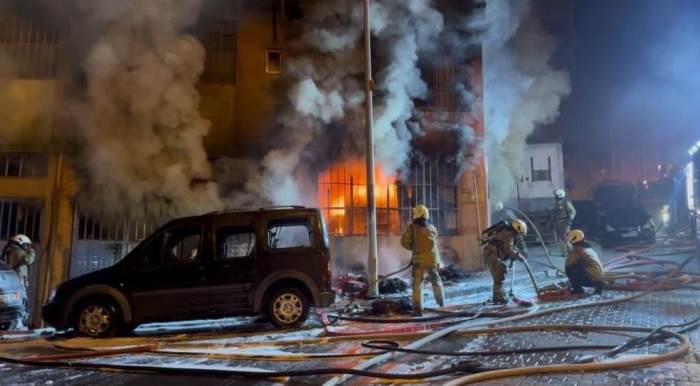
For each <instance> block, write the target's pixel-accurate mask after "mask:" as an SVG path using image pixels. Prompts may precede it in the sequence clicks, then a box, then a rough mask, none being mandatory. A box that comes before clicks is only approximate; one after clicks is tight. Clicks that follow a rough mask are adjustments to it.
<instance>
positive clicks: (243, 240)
mask: <svg viewBox="0 0 700 386" xmlns="http://www.w3.org/2000/svg"><path fill="white" fill-rule="evenodd" d="M216 250H217V255H216V258H217V259H235V258H240V257H248V256H250V255H252V254H253V251H254V250H255V230H254V229H253V228H249V227H223V228H219V229H217V230H216Z"/></svg>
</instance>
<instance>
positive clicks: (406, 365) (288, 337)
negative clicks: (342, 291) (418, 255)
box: [0, 240, 700, 386]
mask: <svg viewBox="0 0 700 386" xmlns="http://www.w3.org/2000/svg"><path fill="white" fill-rule="evenodd" d="M533 250H534V253H533V256H532V257H531V265H532V267H533V270H534V271H535V274H536V277H537V280H538V281H539V282H540V283H547V282H553V281H556V280H558V278H556V277H555V276H554V275H553V272H552V270H551V269H545V265H544V264H545V262H544V259H543V258H542V253H541V250H540V251H539V253H537V249H534V248H533ZM689 251H691V252H693V253H696V251H694V250H692V249H690V248H689V247H688V246H687V245H685V246H684V247H683V248H681V249H678V248H677V245H675V244H671V243H670V242H666V243H664V241H663V240H662V241H661V242H660V243H659V245H657V246H656V247H654V248H653V249H651V250H648V251H645V252H644V253H645V254H646V255H657V256H658V258H663V259H665V260H673V261H676V262H680V261H682V260H683V259H684V258H685V257H687V256H688V253H689ZM621 253H624V252H623V251H604V253H603V260H604V261H606V260H610V259H612V258H614V257H615V256H618V255H620V254H621ZM661 256H663V257H661ZM553 260H554V263H555V265H557V266H559V267H562V266H563V258H562V257H554V258H553ZM687 268H688V270H689V271H690V272H700V261H698V260H697V259H696V260H695V261H692V262H691V263H690V264H689V266H688V267H687ZM425 290H426V299H427V305H428V306H429V307H430V306H431V305H432V306H434V302H432V298H431V296H430V294H429V292H431V291H429V287H428V286H426V287H425ZM514 292H515V293H516V294H517V295H518V296H519V297H521V298H534V297H535V293H534V291H533V289H532V285H531V283H530V281H529V279H528V277H527V275H526V274H525V271H524V269H522V267H517V268H516V275H515V279H514ZM447 294H448V303H449V305H453V306H454V305H466V304H469V305H470V307H474V305H477V304H479V303H481V302H485V301H487V300H488V298H489V297H490V278H489V276H488V275H487V274H486V273H477V274H474V275H470V277H469V278H468V279H466V280H465V281H463V282H461V283H457V284H453V285H448V286H447ZM407 295H408V294H404V295H403V296H407ZM628 295H630V292H622V291H605V292H604V293H603V295H601V296H590V297H588V298H585V299H579V300H576V301H571V300H567V301H559V302H547V303H539V304H537V305H536V306H535V307H537V308H538V309H547V308H550V307H558V306H563V305H568V304H575V303H580V302H588V301H599V300H609V299H616V298H621V297H624V296H628ZM699 313H700V300H699V299H698V296H697V291H695V290H693V289H680V290H673V291H664V292H654V293H652V294H649V295H648V296H645V297H643V298H641V299H637V300H633V301H628V302H623V303H618V304H614V305H604V306H593V307H588V308H584V309H573V310H568V311H564V312H557V313H553V314H549V315H546V316H542V317H537V318H532V319H527V320H523V321H520V322H517V323H512V324H510V325H533V324H577V325H589V324H598V325H614V326H637V327H652V328H653V327H658V326H660V325H664V324H669V323H680V322H685V321H689V320H692V319H694V318H695V317H697V315H698V314H699ZM428 315H430V314H428ZM481 321H483V319H475V320H474V323H478V322H481ZM336 327H337V328H339V329H342V328H347V329H351V330H352V329H355V330H362V329H365V330H366V331H367V332H368V333H376V332H378V331H388V330H391V328H393V327H394V325H367V324H360V323H356V322H342V323H341V324H339V325H338V326H336ZM325 335H326V331H325V330H324V328H323V326H322V324H321V319H320V318H319V317H315V318H312V320H310V321H309V322H308V323H307V324H306V325H305V326H304V328H303V329H301V330H297V331H292V332H278V331H274V330H273V329H272V328H271V327H270V325H269V324H267V323H266V322H264V321H260V320H257V319H255V318H231V319H223V320H217V321H194V322H188V323H179V324H160V325H150V326H144V327H142V328H140V329H139V330H137V331H136V336H134V337H127V338H115V339H106V340H90V339H83V338H72V337H70V336H51V337H44V338H42V337H34V338H32V339H25V340H13V339H5V340H2V341H0V355H2V356H26V355H37V354H55V353H74V352H76V351H75V350H77V349H106V348H124V347H130V346H131V347H133V346H139V345H144V344H157V345H158V350H161V351H160V352H157V353H154V352H148V353H140V354H139V353H131V354H125V355H114V356H109V357H102V358H93V359H81V361H84V362H89V363H101V364H105V363H116V364H133V365H144V364H145V365H158V366H168V367H177V368H183V367H198V368H214V369H222V368H223V369H241V368H245V369H265V370H291V369H314V368H319V367H352V366H354V365H356V364H358V363H361V362H362V361H363V360H366V359H365V358H341V359H313V360H284V361H281V360H274V361H271V360H263V359H260V358H256V359H251V358H250V356H264V355H271V356H275V355H286V356H289V355H290V354H291V355H294V354H328V353H364V352H367V350H366V349H363V348H362V347H360V345H359V341H340V342H333V341H312V342H308V343H303V342H301V343H300V342H298V341H303V340H308V339H315V338H319V337H324V336H325ZM688 336H689V338H690V341H691V343H692V344H693V345H698V344H700V331H698V330H694V331H692V332H690V333H689V334H688ZM628 338H629V336H621V335H620V334H609V333H605V334H604V333H584V332H575V333H570V332H567V333H564V332H527V333H509V334H505V333H503V334H496V335H478V336H468V335H462V334H458V335H453V336H450V337H448V338H445V339H439V340H437V341H435V342H432V343H430V344H428V345H426V346H425V347H423V348H422V349H425V350H434V351H443V352H444V351H452V352H471V351H485V350H502V349H509V348H534V347H542V346H553V345H576V344H587V345H588V344H611V345H617V344H621V343H623V342H625V341H626V340H627V339H628ZM400 343H401V344H402V345H405V344H407V343H408V341H406V340H403V341H401V342H400ZM673 348H674V345H673V344H671V343H660V344H655V345H648V346H643V347H640V348H637V349H635V350H633V351H631V352H629V353H627V354H628V355H643V354H658V353H663V352H667V351H670V350H672V349H673ZM592 353H600V351H597V352H582V351H563V352H547V353H533V354H511V355H499V356H488V357H479V358H478V359H479V361H481V363H482V365H483V366H486V367H489V368H502V367H520V366H541V365H546V364H557V363H564V362H572V361H575V360H577V359H580V358H581V357H582V356H583V355H587V354H592ZM697 358H698V357H697V355H696V354H695V353H694V352H693V353H691V354H689V355H686V356H685V357H683V358H681V359H679V360H676V361H672V362H665V363H663V364H661V365H656V366H651V367H643V368H635V369H630V370H625V371H614V372H600V373H572V374H561V375H539V376H528V377H517V378H506V379H498V380H493V381H487V382H482V383H480V384H483V385H603V384H606V385H642V384H651V385H699V384H700V364H698V362H697ZM287 359H289V358H287ZM464 359H473V358H454V357H452V358H451V357H444V356H436V355H431V356H427V357H426V356H425V355H413V354H408V355H401V356H396V357H395V358H393V359H392V360H391V361H389V362H388V363H386V364H383V365H380V366H378V367H375V368H373V370H375V371H382V372H394V373H411V372H417V371H430V370H434V369H437V368H445V367H449V366H451V365H453V364H455V363H457V362H459V361H462V360H464ZM331 377H332V376H330V375H324V376H311V377H303V378H293V379H288V380H280V379H277V380H251V379H242V378H238V377H230V376H216V377H211V376H197V375H188V376H182V375H179V376H178V375H171V374H163V375H155V374H139V373H132V372H109V371H94V370H90V371H86V370H80V369H70V368H50V367H45V366H44V367H41V366H39V367H37V366H24V365H19V364H12V363H2V362H0V385H37V386H38V385H97V384H99V385H104V386H111V385H115V386H116V385H155V384H163V385H234V384H235V385H241V384H250V385H253V384H256V385H269V384H278V383H285V382H286V383H287V384H294V385H317V384H321V383H323V382H324V381H327V380H328V379H330V378H331ZM452 378H454V376H445V377H440V378H434V379H430V380H427V381H424V382H420V383H421V384H442V383H444V382H446V381H448V380H449V379H452ZM376 382H377V380H376V379H371V378H352V379H351V380H350V382H349V383H350V384H375V383H376ZM385 383H386V382H385ZM389 383H391V382H389Z"/></svg>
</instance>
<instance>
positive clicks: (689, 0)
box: [532, 0, 700, 196]
mask: <svg viewBox="0 0 700 386" xmlns="http://www.w3.org/2000/svg"><path fill="white" fill-rule="evenodd" d="M533 3H534V4H533V5H534V10H533V13H532V16H534V17H539V18H540V19H541V20H542V22H543V24H544V25H545V28H547V29H548V30H549V31H550V32H551V33H552V34H554V35H555V36H557V37H558V38H559V42H560V44H561V45H560V47H559V49H558V51H557V54H556V56H555V58H554V60H553V63H554V64H555V65H556V66H557V67H560V68H566V69H568V70H569V73H570V75H571V82H572V93H571V95H570V96H569V97H568V98H567V99H566V100H565V101H564V103H563V105H562V107H561V115H560V118H559V119H558V120H557V121H556V122H554V123H552V124H551V125H548V126H546V127H543V128H541V129H540V130H539V131H538V132H537V133H536V135H535V137H534V138H532V140H534V141H549V140H561V141H563V142H564V144H565V150H564V151H565V161H566V165H565V167H566V173H567V179H568V181H569V182H568V183H569V184H570V185H571V186H572V187H574V192H575V194H576V195H578V196H581V195H584V194H585V193H586V192H587V191H588V189H589V188H590V187H591V186H592V185H593V184H595V183H596V182H597V181H601V180H606V179H622V180H627V181H630V182H635V181H641V180H642V179H649V180H653V179H654V178H655V177H656V173H655V172H654V171H655V170H656V168H657V164H658V163H663V164H665V163H668V162H673V163H675V164H677V165H683V164H684V163H685V162H686V159H687V150H688V148H689V147H690V146H691V144H692V143H693V142H695V141H696V140H698V139H700V122H699V121H700V1H694V0H534V1H533Z"/></svg>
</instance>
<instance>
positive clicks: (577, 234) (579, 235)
mask: <svg viewBox="0 0 700 386" xmlns="http://www.w3.org/2000/svg"><path fill="white" fill-rule="evenodd" d="M585 238H586V235H585V234H583V231H582V230H580V229H573V230H571V231H570V232H569V233H567V234H566V240H567V241H568V242H570V243H571V244H576V243H578V242H581V241H583V240H584V239H585Z"/></svg>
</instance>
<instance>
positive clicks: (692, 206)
mask: <svg viewBox="0 0 700 386" xmlns="http://www.w3.org/2000/svg"><path fill="white" fill-rule="evenodd" d="M688 154H689V155H690V162H688V164H687V165H686V167H685V178H686V184H685V185H686V197H687V203H688V213H689V215H690V226H691V229H692V233H693V235H694V236H695V239H696V240H700V237H698V236H700V233H699V232H700V227H699V226H698V225H700V197H699V196H698V195H699V194H700V141H698V142H696V143H695V144H694V145H693V146H692V147H691V148H690V150H688Z"/></svg>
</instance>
